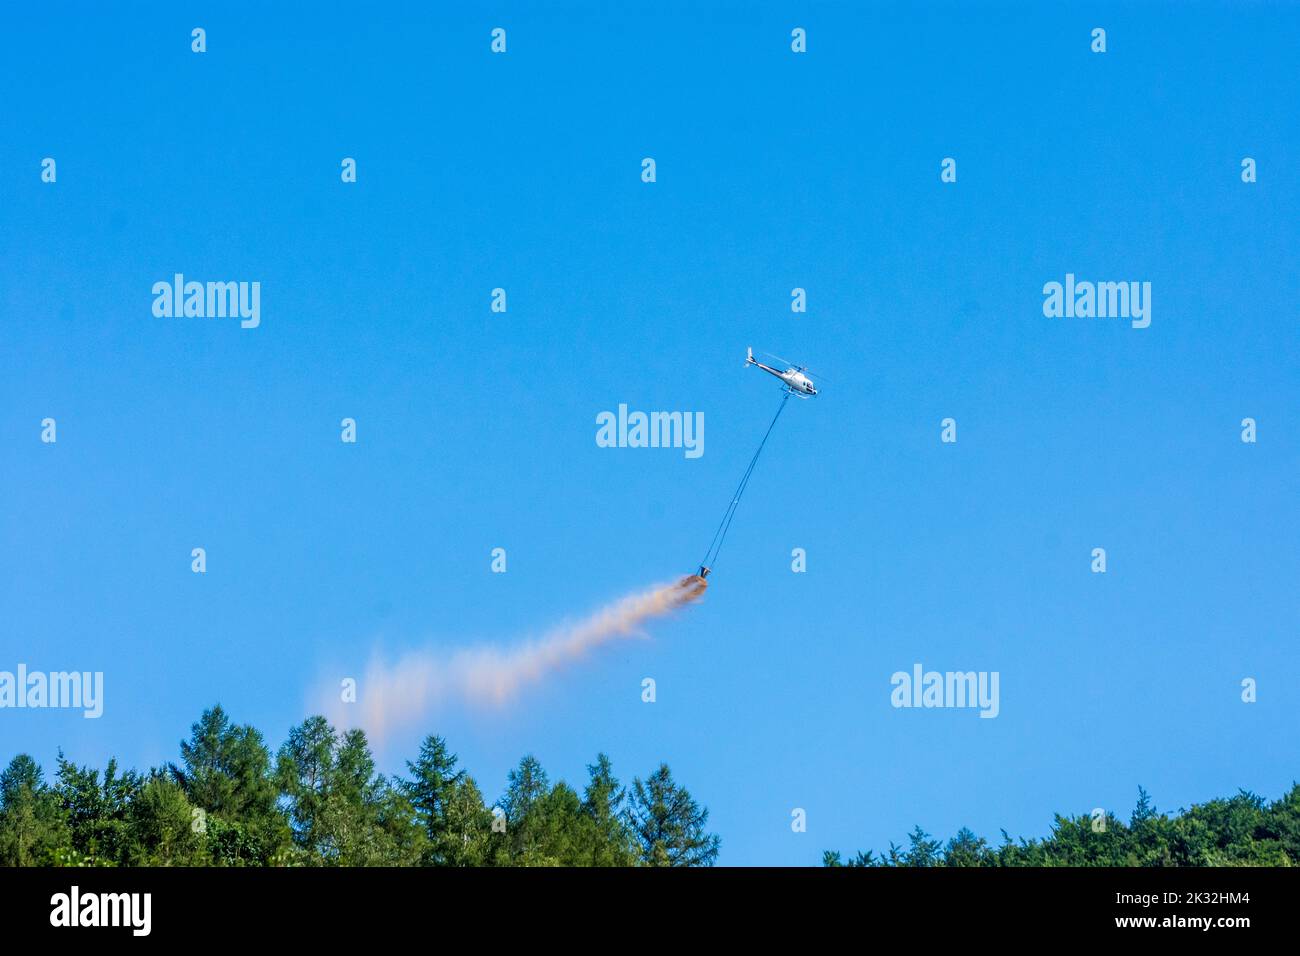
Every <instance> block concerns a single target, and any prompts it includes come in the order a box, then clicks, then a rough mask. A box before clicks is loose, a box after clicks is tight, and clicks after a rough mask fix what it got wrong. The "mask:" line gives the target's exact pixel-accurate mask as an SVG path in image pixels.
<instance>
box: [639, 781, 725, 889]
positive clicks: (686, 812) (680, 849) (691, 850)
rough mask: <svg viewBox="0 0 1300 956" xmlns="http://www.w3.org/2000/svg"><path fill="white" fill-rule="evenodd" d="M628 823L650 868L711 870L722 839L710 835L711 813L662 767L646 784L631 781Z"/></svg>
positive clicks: (643, 860)
mask: <svg viewBox="0 0 1300 956" xmlns="http://www.w3.org/2000/svg"><path fill="white" fill-rule="evenodd" d="M628 803H629V805H628V810H627V819H628V823H629V825H630V826H631V828H632V831H633V833H634V835H635V837H636V840H637V842H638V844H639V846H640V850H641V861H642V862H643V863H645V864H647V865H649V866H712V865H713V862H714V860H716V859H717V857H718V847H719V844H720V843H721V840H720V838H719V837H718V836H717V835H716V834H713V833H709V832H708V831H707V829H706V826H707V824H708V822H709V811H708V810H706V809H704V808H703V807H701V806H700V805H699V804H697V803H696V802H695V800H694V798H693V797H692V796H691V795H690V793H689V792H688V791H687V790H686V788H684V787H681V786H679V785H678V784H677V783H676V781H674V780H673V777H672V772H671V771H670V770H669V769H668V765H667V764H666V763H665V764H660V765H659V769H658V770H656V771H655V772H654V773H652V774H651V775H650V776H649V777H648V778H647V779H646V780H645V782H642V781H641V780H640V778H635V779H633V781H632V793H631V796H630V798H629V801H628Z"/></svg>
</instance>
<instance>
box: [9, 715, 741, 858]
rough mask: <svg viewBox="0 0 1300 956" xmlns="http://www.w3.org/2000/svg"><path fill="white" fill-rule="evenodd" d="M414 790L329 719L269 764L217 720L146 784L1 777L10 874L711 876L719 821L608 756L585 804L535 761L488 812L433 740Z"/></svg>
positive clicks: (225, 721)
mask: <svg viewBox="0 0 1300 956" xmlns="http://www.w3.org/2000/svg"><path fill="white" fill-rule="evenodd" d="M406 771H407V772H406V774H405V775H404V776H398V777H393V778H389V777H386V776H384V775H383V774H380V773H378V772H377V771H376V769H375V762H374V758H373V756H372V754H371V751H370V747H369V744H368V742H367V740H366V735H365V733H364V732H363V731H361V730H346V731H339V730H336V729H335V728H334V727H332V726H330V724H329V722H328V721H326V719H325V718H324V717H320V716H314V717H309V718H307V719H306V720H304V721H303V722H302V723H301V724H299V725H297V726H296V727H293V728H292V729H291V730H290V731H289V735H288V739H287V740H286V741H285V742H284V744H283V746H281V747H280V749H279V751H278V752H276V753H275V754H274V756H273V755H272V753H271V750H270V749H269V748H268V747H267V745H266V742H265V740H264V739H263V736H262V734H261V732H260V731H258V730H257V729H256V728H254V727H252V726H249V725H240V724H235V723H233V722H232V721H231V720H230V718H229V716H228V715H227V714H226V712H225V711H224V710H223V709H222V708H221V706H220V705H217V706H215V707H213V708H211V709H209V710H206V711H204V713H203V715H202V716H201V717H200V718H199V720H198V721H197V722H196V723H195V724H194V725H193V726H192V727H191V731H190V737H189V739H188V740H185V741H182V742H181V745H180V760H179V762H176V763H169V764H167V765H166V766H163V767H155V768H152V769H150V770H149V771H147V772H145V773H140V772H137V771H135V770H126V771H123V770H121V769H120V768H119V767H118V764H117V761H116V760H115V759H110V760H109V761H108V763H107V765H106V766H105V767H104V769H103V771H102V773H101V772H100V771H99V770H98V769H96V768H92V767H82V766H78V765H76V764H74V763H72V762H71V761H69V760H67V759H66V758H65V757H64V755H63V753H62V751H60V752H59V755H58V760H57V763H56V766H55V768H54V773H53V776H52V778H51V779H49V780H47V779H46V776H45V773H44V771H43V770H42V768H41V767H40V765H39V764H38V763H37V762H36V761H35V760H33V759H32V758H31V757H30V756H28V755H27V754H20V755H18V756H17V757H15V758H14V759H13V760H12V761H10V763H9V765H8V766H7V767H6V768H5V770H4V771H3V772H2V773H0V865H5V866H638V865H646V866H710V865H712V864H713V863H714V861H715V860H716V858H717V855H718V847H719V842H720V841H719V838H718V836H717V835H716V834H713V833H710V832H708V818H709V811H708V810H707V809H706V808H704V807H701V806H700V805H699V804H698V803H697V802H696V801H695V799H694V798H693V797H692V796H691V795H690V793H689V792H688V791H687V790H686V789H685V788H684V787H682V786H680V785H679V784H678V783H677V782H676V781H675V780H674V779H673V776H672V773H671V772H670V771H669V769H668V766H667V764H660V765H659V767H658V768H657V769H656V770H655V771H654V772H653V773H651V774H650V775H649V776H647V777H646V778H645V779H644V780H642V779H640V778H635V779H634V780H633V781H632V784H631V786H630V787H624V786H623V785H622V784H620V783H619V781H618V779H617V778H616V777H615V775H614V771H613V767H612V765H611V763H610V760H609V758H608V757H607V756H606V755H605V754H598V755H597V757H596V761H595V763H593V764H591V765H589V766H588V767H587V773H588V780H587V784H586V786H585V787H584V789H583V791H582V793H581V794H579V793H578V792H577V791H576V790H575V789H574V788H572V787H570V786H569V785H568V784H566V783H565V782H564V781H562V780H561V781H558V782H556V783H552V782H551V781H550V778H549V777H548V775H547V773H546V771H545V769H543V767H542V766H541V764H540V763H539V762H538V761H537V759H536V758H534V757H532V756H527V757H524V758H523V759H522V760H520V762H519V764H518V766H517V767H515V768H514V769H513V770H511V771H510V773H509V774H508V779H507V785H506V789H505V793H504V794H502V796H501V798H500V800H498V801H497V802H496V803H494V804H488V803H486V802H485V801H484V798H483V793H482V791H481V790H480V789H479V785H478V783H477V782H475V780H474V778H473V777H471V776H470V775H469V774H468V773H467V772H466V771H465V770H464V769H463V768H462V767H460V765H459V763H458V760H457V757H456V755H455V754H453V753H452V752H451V751H450V750H449V749H448V747H447V742H446V741H445V740H444V739H443V738H441V737H438V736H434V735H430V736H428V737H426V738H425V739H424V741H423V743H422V744H421V747H420V752H419V756H418V757H417V758H416V759H415V760H412V761H407V763H406Z"/></svg>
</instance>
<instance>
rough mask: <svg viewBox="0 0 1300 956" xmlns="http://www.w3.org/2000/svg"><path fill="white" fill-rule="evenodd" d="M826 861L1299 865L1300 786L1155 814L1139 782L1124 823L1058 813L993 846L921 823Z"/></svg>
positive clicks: (850, 863) (1110, 817)
mask: <svg viewBox="0 0 1300 956" xmlns="http://www.w3.org/2000/svg"><path fill="white" fill-rule="evenodd" d="M822 863H823V864H824V865H825V866H1295V865H1298V864H1300V785H1297V784H1294V783H1293V784H1292V786H1291V790H1290V791H1289V792H1288V793H1286V794H1285V795H1283V796H1282V797H1281V798H1279V799H1278V800H1276V801H1274V802H1273V803H1268V802H1266V801H1265V800H1264V799H1263V798H1262V797H1260V796H1257V795H1256V794H1253V793H1250V792H1248V791H1245V790H1242V791H1239V792H1238V793H1237V795H1236V796H1233V797H1228V798H1227V799H1216V800H1210V801H1209V802H1208V803H1202V804H1196V805H1194V806H1193V807H1192V808H1191V809H1190V810H1180V811H1179V812H1178V813H1176V814H1174V815H1173V816H1168V815H1166V814H1163V813H1160V812H1158V811H1157V810H1156V808H1155V805H1154V804H1153V803H1152V802H1151V797H1150V795H1149V794H1148V793H1147V792H1146V791H1145V790H1143V789H1142V788H1141V787H1139V788H1138V801H1137V806H1136V807H1135V808H1134V810H1133V813H1132V815H1131V816H1130V817H1129V820H1128V823H1125V822H1124V821H1123V820H1120V819H1119V818H1118V817H1116V816H1115V815H1114V814H1111V813H1106V814H1104V815H1103V814H1100V813H1098V814H1096V816H1095V817H1094V816H1093V815H1091V814H1085V815H1081V816H1077V817H1067V816H1061V815H1060V814H1057V815H1056V818H1055V822H1054V823H1053V825H1052V832H1051V835H1050V836H1048V837H1046V838H1045V839H1042V840H1026V839H1023V838H1021V839H1020V840H1018V841H1016V840H1012V839H1011V837H1010V836H1008V835H1007V831H1006V830H1003V831H1002V842H1001V844H999V845H998V846H993V845H990V844H989V843H988V841H986V840H985V839H984V838H983V837H977V836H976V835H975V834H974V833H973V832H972V831H971V830H970V829H969V828H967V827H963V828H962V829H961V830H959V831H958V832H957V835H956V836H954V837H952V838H951V839H950V840H948V841H947V843H944V842H943V841H942V840H936V839H932V838H931V836H930V834H928V833H926V832H925V831H924V830H922V829H921V828H920V827H919V826H918V827H916V828H915V829H914V830H913V831H912V832H911V834H910V835H909V836H908V838H907V844H906V845H905V846H900V845H898V844H896V843H890V845H889V850H888V851H887V852H884V853H875V852H873V851H871V850H867V851H865V852H859V853H858V854H856V855H855V856H854V857H852V858H851V859H849V860H847V861H845V860H844V859H843V858H842V857H841V855H840V854H839V853H838V852H835V851H833V850H827V851H826V853H825V854H824V855H823V857H822Z"/></svg>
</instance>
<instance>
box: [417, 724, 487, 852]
mask: <svg viewBox="0 0 1300 956" xmlns="http://www.w3.org/2000/svg"><path fill="white" fill-rule="evenodd" d="M406 769H407V772H408V773H409V774H410V775H411V776H410V779H409V780H402V781H399V784H398V785H399V786H400V787H401V789H402V792H403V793H404V794H405V795H406V798H407V799H408V800H409V801H410V802H411V806H412V807H413V808H414V810H415V813H416V817H417V819H418V820H419V823H420V825H421V826H422V827H423V828H424V833H425V836H426V837H427V838H428V849H427V850H426V852H425V856H424V859H423V860H422V862H423V863H424V864H425V865H433V866H437V865H441V864H443V863H446V862H447V859H446V857H445V854H446V853H447V852H449V851H450V852H454V850H455V847H454V844H449V841H448V840H447V828H448V813H449V803H450V801H451V800H452V798H453V796H454V795H455V794H456V792H457V789H458V788H459V786H460V783H461V781H462V780H463V779H464V778H465V772H464V771H463V770H457V769H456V755H455V754H453V753H451V751H449V750H448V749H447V741H445V740H444V739H443V738H441V737H436V736H434V735H433V734H430V735H429V736H428V737H425V738H424V742H423V743H422V744H421V745H420V756H419V757H418V758H417V759H416V760H415V761H414V762H411V761H409V760H408V761H407V762H406ZM481 806H482V804H481V801H480V807H481Z"/></svg>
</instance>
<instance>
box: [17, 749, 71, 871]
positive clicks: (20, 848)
mask: <svg viewBox="0 0 1300 956" xmlns="http://www.w3.org/2000/svg"><path fill="white" fill-rule="evenodd" d="M68 846H69V833H68V828H67V825H66V824H65V823H64V820H63V813H62V811H61V809H60V807H59V798H58V795H57V794H55V792H54V791H53V790H52V789H51V788H50V787H48V786H47V785H46V784H45V780H44V775H43V774H42V773H41V768H40V765H39V764H37V763H36V761H35V760H33V759H32V758H31V757H29V756H28V755H27V754H19V755H18V756H17V757H15V758H14V759H13V760H11V761H10V762H9V766H8V767H6V768H5V769H4V771H3V772H0V866H41V865H49V864H51V863H57V862H60V860H59V852H60V851H61V850H63V849H64V848H66V847H68Z"/></svg>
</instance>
